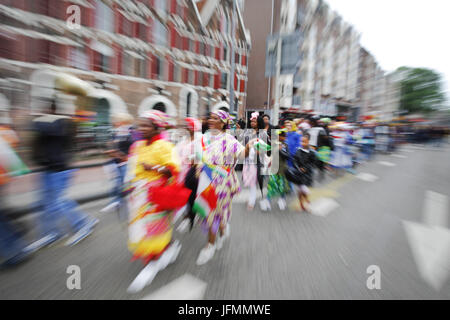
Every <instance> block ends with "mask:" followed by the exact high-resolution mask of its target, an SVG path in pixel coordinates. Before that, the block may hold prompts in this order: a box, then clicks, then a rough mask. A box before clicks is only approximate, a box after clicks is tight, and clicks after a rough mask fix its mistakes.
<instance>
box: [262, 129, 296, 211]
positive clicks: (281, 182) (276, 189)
mask: <svg viewBox="0 0 450 320" xmlns="http://www.w3.org/2000/svg"><path fill="white" fill-rule="evenodd" d="M286 133H287V129H280V128H278V129H277V130H275V134H276V137H277V138H278V139H277V140H274V141H273V144H272V147H274V149H272V150H278V153H279V155H278V172H277V173H275V174H271V175H270V176H269V180H268V182H267V197H266V204H265V205H264V208H263V210H270V209H271V201H272V200H273V199H274V198H277V197H278V206H279V208H280V210H285V209H286V196H287V195H288V193H289V192H290V187H289V181H288V180H287V179H286V176H285V171H286V168H287V163H286V161H287V159H288V158H289V151H288V147H287V144H286Z"/></svg>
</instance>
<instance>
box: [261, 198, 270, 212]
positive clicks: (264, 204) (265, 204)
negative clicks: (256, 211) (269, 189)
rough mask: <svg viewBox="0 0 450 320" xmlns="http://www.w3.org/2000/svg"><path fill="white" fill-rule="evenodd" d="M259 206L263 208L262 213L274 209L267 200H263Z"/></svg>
mask: <svg viewBox="0 0 450 320" xmlns="http://www.w3.org/2000/svg"><path fill="white" fill-rule="evenodd" d="M259 205H260V206H261V210H262V211H268V210H271V209H272V208H271V206H270V201H269V200H267V199H264V200H261V201H260V202H259Z"/></svg>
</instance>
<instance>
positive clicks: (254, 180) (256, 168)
mask: <svg viewBox="0 0 450 320" xmlns="http://www.w3.org/2000/svg"><path fill="white" fill-rule="evenodd" d="M249 129H250V130H251V131H248V132H247V133H248V134H247V135H246V136H245V141H244V143H248V142H249V141H250V140H252V139H256V138H259V139H261V140H262V141H268V136H267V133H266V131H265V130H264V120H263V119H262V117H260V116H259V114H258V113H257V112H254V113H253V114H252V116H251V118H250V128H249ZM262 167H263V161H261V156H260V151H259V150H257V149H256V148H255V147H252V148H251V149H250V153H249V156H248V158H246V159H245V161H244V167H243V169H242V180H243V181H244V186H245V187H247V188H250V196H249V200H248V203H247V210H249V211H252V210H253V209H254V207H255V203H256V192H257V188H258V184H259V187H260V189H261V194H263V183H264V177H263V175H262V172H261V170H262Z"/></svg>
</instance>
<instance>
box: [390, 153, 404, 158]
mask: <svg viewBox="0 0 450 320" xmlns="http://www.w3.org/2000/svg"><path fill="white" fill-rule="evenodd" d="M392 156H393V157H395V158H399V159H406V156H404V155H402V154H393V155H392Z"/></svg>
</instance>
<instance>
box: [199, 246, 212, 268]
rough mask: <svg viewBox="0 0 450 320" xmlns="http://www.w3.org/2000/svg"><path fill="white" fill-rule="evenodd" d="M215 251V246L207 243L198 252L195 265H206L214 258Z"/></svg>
mask: <svg viewBox="0 0 450 320" xmlns="http://www.w3.org/2000/svg"><path fill="white" fill-rule="evenodd" d="M215 251H216V246H215V245H213V244H211V243H208V245H207V246H206V247H205V248H203V249H202V251H200V254H199V255H198V258H197V265H198V266H201V265H204V264H205V263H207V262H208V261H209V260H211V259H212V257H213V256H214V252H215Z"/></svg>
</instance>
